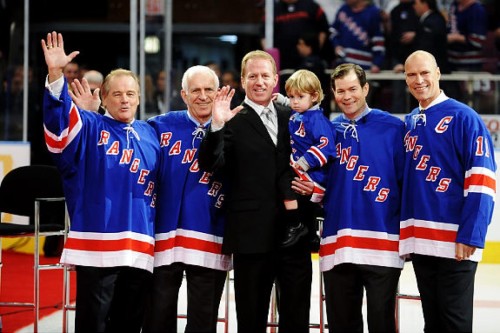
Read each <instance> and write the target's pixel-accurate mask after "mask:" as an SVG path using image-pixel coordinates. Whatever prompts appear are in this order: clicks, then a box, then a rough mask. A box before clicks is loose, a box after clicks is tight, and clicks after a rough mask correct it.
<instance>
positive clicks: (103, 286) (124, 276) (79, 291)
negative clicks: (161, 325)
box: [75, 266, 151, 333]
mask: <svg viewBox="0 0 500 333" xmlns="http://www.w3.org/2000/svg"><path fill="white" fill-rule="evenodd" d="M150 284H151V273H150V272H148V271H146V270H143V269H138V268H132V267H104V268H101V267H87V266H77V267H76V314H75V332H76V333H87V332H137V333H138V332H140V331H141V327H142V323H143V318H144V305H145V300H146V294H147V289H148V288H149V286H150Z"/></svg>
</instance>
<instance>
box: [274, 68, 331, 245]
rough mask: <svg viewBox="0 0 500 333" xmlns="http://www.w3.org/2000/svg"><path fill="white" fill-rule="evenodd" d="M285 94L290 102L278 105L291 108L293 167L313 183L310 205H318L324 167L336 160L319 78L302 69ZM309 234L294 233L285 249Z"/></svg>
mask: <svg viewBox="0 0 500 333" xmlns="http://www.w3.org/2000/svg"><path fill="white" fill-rule="evenodd" d="M285 90H286V93H287V95H288V98H285V97H283V96H281V95H279V96H278V97H277V102H278V103H282V104H285V105H289V106H290V107H291V108H292V114H291V116H290V122H289V125H288V126H289V130H290V142H291V146H292V154H291V155H290V165H291V166H292V168H293V169H294V171H295V172H296V173H297V175H298V176H299V177H300V178H301V179H303V180H308V181H311V182H313V183H314V190H313V194H312V196H311V201H312V202H315V203H319V202H321V200H322V199H323V195H324V192H325V182H326V177H327V169H326V168H323V166H325V165H326V164H327V163H328V161H330V160H332V159H334V158H335V156H336V152H335V142H334V141H333V140H334V130H333V126H332V124H331V122H330V121H329V120H328V118H326V116H325V115H324V114H323V109H322V108H321V107H320V103H321V101H322V100H323V98H324V94H323V89H322V88H321V83H320V81H319V79H318V77H317V76H316V74H314V73H313V72H311V71H309V70H304V69H301V70H298V71H296V72H295V73H294V74H292V76H290V78H288V80H287V81H286V83H285ZM285 207H286V209H287V210H291V209H294V208H295V209H296V208H297V207H298V203H297V201H287V202H285ZM289 228H290V229H291V230H292V232H287V233H286V234H287V235H292V236H293V234H294V232H293V231H294V229H296V228H297V226H296V225H291V226H289ZM306 233H307V231H306V232H300V233H299V232H295V234H296V235H295V237H291V236H290V237H287V238H286V239H285V240H284V243H283V246H287V244H289V243H295V242H296V241H297V240H298V238H299V237H301V236H304V235H305V234H306ZM299 235H300V236H299Z"/></svg>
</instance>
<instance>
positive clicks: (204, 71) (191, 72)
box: [182, 65, 219, 93]
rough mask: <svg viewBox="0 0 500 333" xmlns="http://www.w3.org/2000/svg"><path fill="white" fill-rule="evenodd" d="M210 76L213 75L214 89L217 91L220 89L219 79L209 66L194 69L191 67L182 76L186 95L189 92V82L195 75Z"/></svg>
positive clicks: (199, 66) (194, 67) (197, 66)
mask: <svg viewBox="0 0 500 333" xmlns="http://www.w3.org/2000/svg"><path fill="white" fill-rule="evenodd" d="M200 73H201V74H209V75H212V77H213V80H214V88H215V90H217V89H218V88H219V77H218V76H217V74H216V73H215V72H214V71H213V70H212V69H211V68H210V67H208V66H202V65H195V66H192V67H189V68H188V69H187V70H186V71H185V72H184V75H182V90H184V91H185V92H186V93H187V92H189V86H188V85H189V80H190V79H191V77H193V75H195V74H200Z"/></svg>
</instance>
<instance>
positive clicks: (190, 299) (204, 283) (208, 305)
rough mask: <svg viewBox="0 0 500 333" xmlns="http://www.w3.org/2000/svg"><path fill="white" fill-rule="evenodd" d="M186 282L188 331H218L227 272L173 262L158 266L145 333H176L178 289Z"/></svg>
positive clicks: (147, 312)
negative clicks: (184, 280)
mask: <svg viewBox="0 0 500 333" xmlns="http://www.w3.org/2000/svg"><path fill="white" fill-rule="evenodd" d="M184 273H185V274H186V285H187V324H186V329H185V332H214V333H215V332H216V331H217V318H218V313H219V304H220V300H221V296H222V292H223V290H224V283H225V281H226V276H227V272H226V271H221V270H216V269H211V268H206V267H200V266H194V265H186V264H183V263H174V264H171V265H167V266H161V267H155V269H154V271H153V288H152V290H151V297H150V301H149V302H148V306H147V311H146V316H145V322H144V330H143V333H157V332H158V333H159V332H162V333H168V332H171V333H176V332H177V303H178V296H179V288H180V287H181V284H182V280H183V276H184Z"/></svg>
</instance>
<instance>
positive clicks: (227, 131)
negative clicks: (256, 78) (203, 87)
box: [199, 104, 312, 333]
mask: <svg viewBox="0 0 500 333" xmlns="http://www.w3.org/2000/svg"><path fill="white" fill-rule="evenodd" d="M243 105H244V109H243V110H241V111H240V112H239V113H238V114H237V115H236V116H235V117H234V118H233V119H231V120H230V121H229V122H227V123H226V125H225V126H224V129H223V130H220V131H217V132H212V131H208V133H207V135H206V136H205V138H204V140H203V142H202V144H201V147H200V155H199V159H200V160H199V162H200V167H201V168H203V169H205V170H209V171H212V170H215V169H217V168H223V169H224V175H225V177H226V178H227V179H226V183H225V184H228V185H227V186H228V188H227V189H226V198H225V207H226V209H227V220H226V226H225V234H224V242H223V251H224V252H226V253H232V254H233V260H234V273H235V297H236V310H237V318H238V332H240V333H241V332H252V333H258V332H265V329H266V323H267V313H268V306H269V299H270V293H271V288H272V285H273V282H274V281H275V280H276V282H277V285H278V286H279V288H280V307H279V314H280V332H282V333H286V332H308V324H309V308H310V290H311V276H312V267H311V255H310V250H309V248H308V246H307V243H306V242H299V243H298V244H297V245H296V246H294V247H292V248H290V249H287V250H286V251H285V250H281V249H280V248H279V244H280V236H282V233H283V229H284V223H283V215H284V214H283V212H284V205H283V200H284V199H285V198H286V199H295V198H296V195H295V193H294V192H293V191H292V189H291V184H290V182H291V180H292V178H293V173H292V171H291V169H290V167H289V156H290V152H291V148H290V135H289V132H288V119H289V116H290V109H289V108H286V107H282V106H278V105H275V109H276V111H277V113H278V142H277V145H276V146H275V145H274V143H273V141H272V140H271V137H270V136H269V134H268V132H267V130H266V127H265V126H264V124H263V122H262V120H261V119H260V117H259V115H258V114H257V112H256V111H255V110H253V109H252V108H250V107H249V106H248V105H246V104H243Z"/></svg>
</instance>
